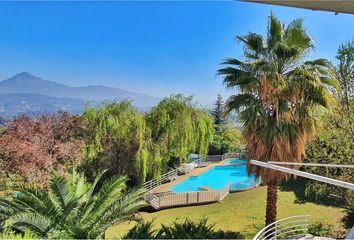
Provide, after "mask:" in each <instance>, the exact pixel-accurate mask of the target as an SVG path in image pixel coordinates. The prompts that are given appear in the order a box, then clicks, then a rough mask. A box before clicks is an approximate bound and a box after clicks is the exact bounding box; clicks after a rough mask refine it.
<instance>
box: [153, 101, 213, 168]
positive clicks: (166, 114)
mask: <svg viewBox="0 0 354 240" xmlns="http://www.w3.org/2000/svg"><path fill="white" fill-rule="evenodd" d="M146 122H147V125H148V127H149V129H150V131H151V141H152V143H153V144H154V146H155V149H157V150H158V151H159V152H160V155H161V157H162V159H165V160H164V161H170V163H171V161H173V160H174V161H176V162H177V164H178V165H179V164H181V163H183V162H185V161H186V160H187V157H188V154H189V153H190V152H197V153H199V154H200V155H202V156H205V155H206V154H207V153H208V147H209V144H210V143H211V141H212V138H213V133H214V127H213V120H212V118H211V117H210V116H209V114H208V113H207V112H206V111H204V110H200V109H198V108H196V107H195V106H193V103H192V98H191V97H183V96H182V95H172V96H170V97H168V98H165V99H163V100H162V101H161V102H160V103H159V104H158V105H157V106H156V107H154V108H152V110H151V111H150V112H149V113H148V114H147V115H146ZM165 170H166V169H165Z"/></svg>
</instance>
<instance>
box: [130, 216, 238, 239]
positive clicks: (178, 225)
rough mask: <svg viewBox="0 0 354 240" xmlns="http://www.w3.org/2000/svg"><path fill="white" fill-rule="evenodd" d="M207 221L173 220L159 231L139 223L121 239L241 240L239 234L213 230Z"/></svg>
mask: <svg viewBox="0 0 354 240" xmlns="http://www.w3.org/2000/svg"><path fill="white" fill-rule="evenodd" d="M207 221H208V220H207V219H205V218H204V219H200V220H198V221H196V222H193V221H192V220H190V219H185V220H184V221H183V222H179V221H177V220H175V221H174V222H173V223H172V224H171V225H164V224H161V227H160V229H159V230H153V222H145V223H144V222H140V223H139V224H137V225H136V226H134V227H133V228H132V229H130V230H129V232H128V233H127V234H126V235H125V236H124V237H123V239H242V238H244V236H243V235H242V234H240V233H239V232H232V231H223V230H218V231H215V230H214V224H208V223H207Z"/></svg>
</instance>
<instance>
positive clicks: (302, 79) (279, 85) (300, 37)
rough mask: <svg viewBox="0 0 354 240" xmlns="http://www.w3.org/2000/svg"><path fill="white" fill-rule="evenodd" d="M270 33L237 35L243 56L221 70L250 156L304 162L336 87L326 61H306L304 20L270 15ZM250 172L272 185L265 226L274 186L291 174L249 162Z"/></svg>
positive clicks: (271, 208)
mask: <svg viewBox="0 0 354 240" xmlns="http://www.w3.org/2000/svg"><path fill="white" fill-rule="evenodd" d="M267 30H268V31H267V36H266V37H265V38H264V37H263V36H262V35H260V34H257V33H252V32H251V33H249V34H247V35H245V36H237V39H238V41H239V42H241V43H242V44H243V46H244V58H245V60H243V61H242V60H238V59H233V58H231V59H226V60H225V61H224V62H223V64H224V65H225V67H224V68H222V69H219V70H218V74H219V75H221V76H223V80H224V84H225V85H226V87H227V88H230V89H237V90H239V91H240V93H239V94H236V95H232V96H231V97H229V99H228V100H227V108H228V110H229V111H230V110H236V111H237V112H238V114H239V119H240V121H241V122H242V123H243V125H244V132H243V134H244V136H245V139H246V141H247V145H246V149H247V152H248V158H249V159H258V160H260V161H278V162H280V161H287V162H300V161H301V157H302V156H303V155H304V153H305V142H306V141H308V140H309V138H310V137H311V136H312V134H313V133H314V129H315V127H316V124H315V123H316V117H317V115H319V114H320V113H322V112H323V111H324V109H326V108H329V107H330V104H331V102H332V100H333V99H332V96H331V95H330V92H329V89H330V88H334V87H335V86H336V81H335V74H334V70H333V67H332V66H331V64H330V63H329V62H328V61H327V60H325V59H316V60H312V61H304V57H305V56H306V54H307V53H308V52H309V51H310V50H311V49H312V48H313V47H314V46H313V44H312V41H311V37H310V36H309V35H308V33H307V32H306V29H305V28H304V26H303V21H302V20H301V19H295V20H293V21H292V22H291V23H290V24H288V25H285V24H284V23H282V22H281V21H279V20H278V19H277V18H276V17H275V16H274V15H273V14H271V15H270V16H269V20H268V28H267ZM248 170H249V172H250V173H255V174H257V175H258V176H261V177H262V180H263V181H264V182H265V183H266V184H267V185H268V186H269V188H268V190H269V191H268V200H269V201H268V204H267V211H266V224H270V223H272V222H274V221H275V219H276V191H277V188H276V185H277V184H278V182H279V180H281V179H288V178H289V175H288V174H284V173H280V172H278V171H275V170H269V169H266V168H262V167H258V166H254V165H249V168H248Z"/></svg>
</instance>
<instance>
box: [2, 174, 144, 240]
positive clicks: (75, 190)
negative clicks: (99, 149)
mask: <svg viewBox="0 0 354 240" xmlns="http://www.w3.org/2000/svg"><path fill="white" fill-rule="evenodd" d="M103 174H104V172H101V173H100V174H99V175H98V176H97V177H96V179H95V180H94V182H93V183H88V182H87V181H86V178H85V177H84V175H83V174H78V173H77V172H76V171H75V170H73V171H72V174H71V175H69V176H68V177H67V179H66V178H64V177H63V176H59V175H51V176H50V178H49V180H48V192H47V191H44V190H42V189H40V188H37V187H29V186H26V185H22V184H21V185H18V186H14V187H13V190H14V191H15V192H13V193H12V194H11V195H9V196H7V197H4V198H1V199H0V221H3V222H4V226H5V228H7V229H12V230H16V231H23V232H24V231H27V230H30V231H32V232H33V233H35V234H37V235H38V236H40V237H44V238H74V239H85V238H97V237H103V236H104V234H105V231H106V229H107V228H109V227H110V226H112V225H114V224H117V223H120V222H123V221H127V220H131V219H135V216H134V212H135V211H137V210H138V209H139V208H140V207H142V206H145V201H144V200H143V199H142V196H143V194H144V192H143V191H142V190H132V191H130V192H125V189H126V184H125V182H126V180H127V179H126V177H120V176H116V177H114V178H112V179H110V180H107V181H105V182H104V183H103V184H102V187H100V188H98V187H97V184H98V183H99V181H100V178H101V176H102V175H103Z"/></svg>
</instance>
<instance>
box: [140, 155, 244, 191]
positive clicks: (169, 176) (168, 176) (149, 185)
mask: <svg viewBox="0 0 354 240" xmlns="http://www.w3.org/2000/svg"><path fill="white" fill-rule="evenodd" d="M241 157H245V154H244V153H225V154H223V155H211V156H206V157H205V158H199V159H196V160H194V161H193V162H190V163H187V164H184V165H183V166H181V167H179V168H176V169H174V170H172V171H170V172H167V173H165V174H163V175H161V176H160V177H158V178H155V179H152V180H150V181H147V182H146V183H144V184H143V185H142V188H144V189H145V190H147V191H150V190H152V189H154V188H156V187H157V186H159V185H161V184H163V183H165V182H170V181H173V180H175V179H176V178H177V176H178V175H179V174H180V173H183V172H184V173H185V172H188V171H191V170H192V169H193V168H195V167H197V166H198V165H199V164H201V163H202V162H219V161H223V160H225V159H228V158H241Z"/></svg>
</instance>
